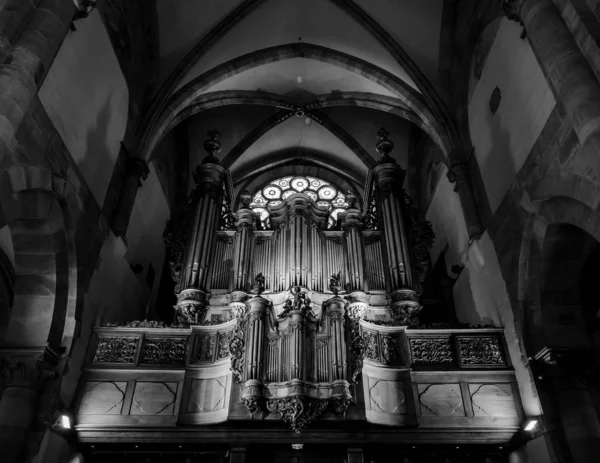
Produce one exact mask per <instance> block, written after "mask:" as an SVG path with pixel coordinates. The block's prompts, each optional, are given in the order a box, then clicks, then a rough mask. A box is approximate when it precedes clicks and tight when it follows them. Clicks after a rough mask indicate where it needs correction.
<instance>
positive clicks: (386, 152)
mask: <svg viewBox="0 0 600 463" xmlns="http://www.w3.org/2000/svg"><path fill="white" fill-rule="evenodd" d="M389 136H390V132H389V131H388V130H386V129H385V128H384V127H380V128H379V130H378V131H377V137H378V138H379V141H378V142H377V144H376V145H375V148H376V150H377V152H378V153H379V154H381V157H380V158H379V159H378V160H377V164H385V163H389V162H391V163H395V162H396V161H394V159H393V158H392V157H390V152H391V151H392V150H393V149H394V142H392V140H390V139H389V138H388V137H389Z"/></svg>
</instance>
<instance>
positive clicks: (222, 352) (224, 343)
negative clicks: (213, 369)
mask: <svg viewBox="0 0 600 463" xmlns="http://www.w3.org/2000/svg"><path fill="white" fill-rule="evenodd" d="M232 337H233V331H228V332H227V333H219V346H218V349H217V360H221V359H224V358H226V357H228V356H229V343H230V342H231V338H232Z"/></svg>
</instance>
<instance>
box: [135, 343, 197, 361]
mask: <svg viewBox="0 0 600 463" xmlns="http://www.w3.org/2000/svg"><path fill="white" fill-rule="evenodd" d="M186 348H187V339H186V338H145V339H144V342H143V344H142V354H141V360H140V363H145V364H155V365H177V364H182V363H183V362H184V359H185V350H186Z"/></svg>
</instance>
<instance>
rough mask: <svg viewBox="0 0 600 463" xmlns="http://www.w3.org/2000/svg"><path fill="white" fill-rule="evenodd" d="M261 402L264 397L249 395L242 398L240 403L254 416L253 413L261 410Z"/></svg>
mask: <svg viewBox="0 0 600 463" xmlns="http://www.w3.org/2000/svg"><path fill="white" fill-rule="evenodd" d="M263 402H264V399H263V398H262V397H255V396H251V397H244V398H242V403H243V404H244V405H245V406H246V408H247V409H248V412H249V413H250V416H254V414H255V413H258V412H259V411H261V410H262V408H263V407H262V404H263Z"/></svg>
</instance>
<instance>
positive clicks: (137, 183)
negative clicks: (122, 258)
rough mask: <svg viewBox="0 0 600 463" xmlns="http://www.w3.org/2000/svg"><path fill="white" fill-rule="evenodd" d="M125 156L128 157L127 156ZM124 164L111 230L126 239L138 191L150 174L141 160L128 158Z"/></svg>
mask: <svg viewBox="0 0 600 463" xmlns="http://www.w3.org/2000/svg"><path fill="white" fill-rule="evenodd" d="M125 156H127V155H126V154H125ZM124 164H125V165H124V166H123V169H124V173H123V184H122V187H121V192H120V194H119V204H118V205H117V208H116V209H115V211H114V213H113V216H112V219H111V228H112V230H113V232H114V234H115V235H116V236H121V237H125V235H126V234H127V228H128V227H129V220H130V218H131V213H132V211H133V206H134V205H135V198H136V196H137V191H138V189H139V188H140V187H141V186H142V185H143V181H144V180H146V179H147V178H148V174H149V172H150V171H149V170H148V165H147V164H146V163H145V162H144V161H142V160H141V159H136V158H131V157H126V158H125V163H124Z"/></svg>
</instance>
